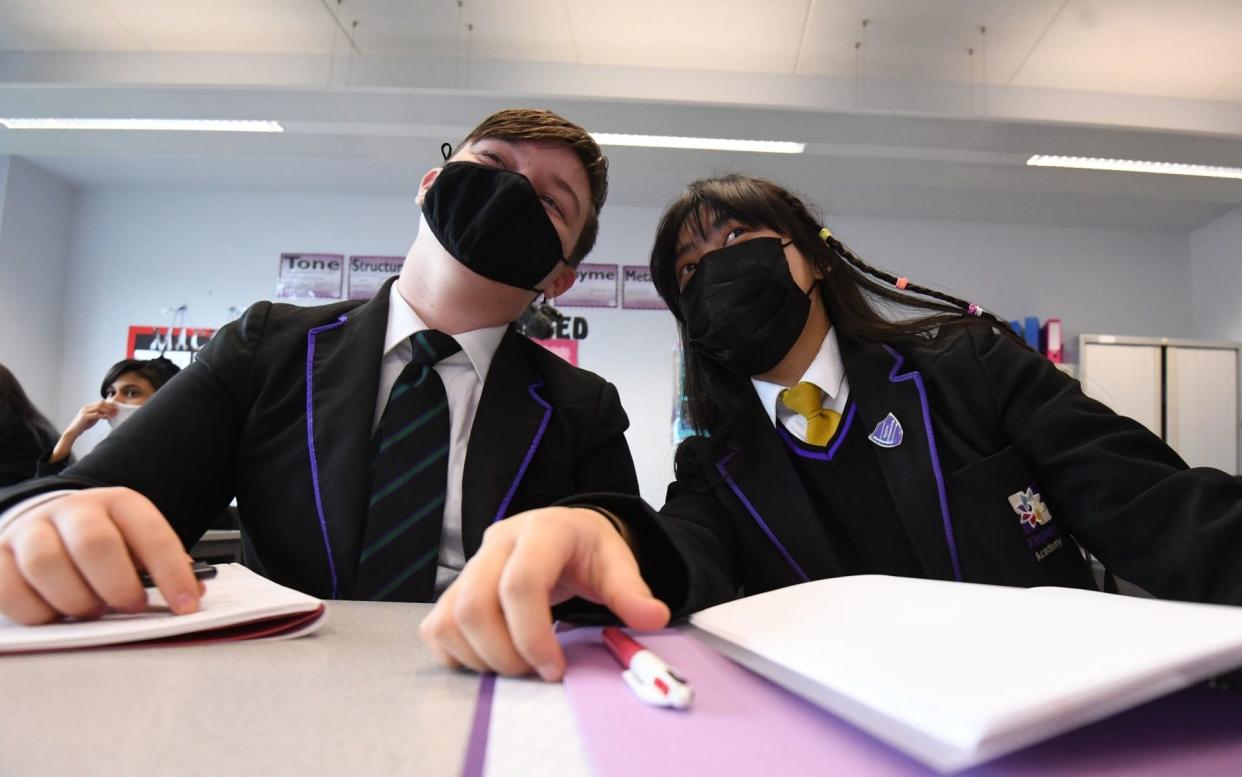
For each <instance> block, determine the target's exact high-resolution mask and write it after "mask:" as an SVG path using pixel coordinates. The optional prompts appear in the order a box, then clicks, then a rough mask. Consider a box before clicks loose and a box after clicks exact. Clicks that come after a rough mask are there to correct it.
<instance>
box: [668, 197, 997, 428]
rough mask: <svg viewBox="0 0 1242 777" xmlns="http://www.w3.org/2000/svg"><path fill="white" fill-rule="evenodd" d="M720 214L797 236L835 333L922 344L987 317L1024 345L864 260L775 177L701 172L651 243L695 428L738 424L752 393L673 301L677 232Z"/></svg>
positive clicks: (971, 310) (972, 311)
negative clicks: (704, 345) (704, 347)
mask: <svg viewBox="0 0 1242 777" xmlns="http://www.w3.org/2000/svg"><path fill="white" fill-rule="evenodd" d="M721 218H723V219H736V220H737V221H738V222H740V223H742V224H745V225H746V226H748V227H751V228H759V227H766V228H767V229H771V230H773V231H775V232H777V233H778V234H781V235H784V236H785V237H788V238H789V239H790V240H792V241H793V242H794V245H795V246H797V248H798V250H799V251H801V252H802V255H803V256H805V257H806V258H807V260H808V261H810V262H811V264H812V265H813V266H814V267H815V268H816V269H817V270H818V271H819V273H820V274H821V275H822V276H823V280H821V281H820V282H819V283H818V285H817V288H818V289H819V293H820V295H821V297H822V298H823V302H824V306H825V308H826V309H827V310H828V317H829V320H830V321H831V322H832V326H833V328H834V329H836V331H837V337H838V338H848V339H852V340H856V341H859V342H870V343H889V344H903V343H906V344H908V343H916V342H923V341H926V340H927V339H928V338H929V337H930V336H931V335H932V333H933V332H936V331H938V330H944V329H946V328H952V327H964V326H969V325H972V324H978V323H979V321H980V319H985V320H987V321H989V322H990V323H991V324H992V325H995V326H997V327H999V328H1000V330H1001V331H1002V332H1004V333H1005V334H1007V335H1008V336H1010V337H1012V338H1014V339H1015V340H1019V342H1021V340H1020V339H1019V338H1018V337H1017V335H1016V334H1014V332H1013V330H1011V329H1010V328H1009V324H1008V323H1006V322H1005V321H1002V320H1001V319H999V318H997V317H996V316H994V315H992V314H991V313H988V312H987V311H985V310H983V309H982V308H979V307H977V306H975V305H972V304H971V303H968V302H966V301H964V300H960V299H958V298H957V297H953V296H950V295H948V294H944V293H943V292H939V291H935V290H934V289H929V288H926V287H923V286H918V285H916V284H913V283H909V282H908V281H906V279H904V278H901V279H899V278H898V277H897V276H895V275H891V274H890V273H887V272H885V271H883V270H879V269H877V268H874V267H872V266H870V265H869V264H867V263H866V262H864V261H863V260H862V259H860V258H859V257H858V256H857V255H856V254H855V253H854V252H853V251H851V250H850V249H849V248H848V247H847V246H846V245H845V244H844V243H842V242H841V241H840V240H838V239H837V238H836V237H833V236H832V235H831V234H825V233H823V232H822V231H821V230H823V227H822V226H821V225H822V220H821V219H820V217H819V216H818V214H816V213H815V211H814V210H813V209H812V208H811V207H810V206H808V205H807V203H806V202H805V201H804V200H803V199H802V198H800V197H799V196H797V195H795V194H793V193H792V192H790V191H789V190H787V189H785V188H784V187H782V186H780V185H779V184H776V183H773V182H772V181H768V180H766V179H763V178H756V177H752V176H747V175H738V174H732V175H725V176H721V177H718V178H705V179H702V180H699V181H695V182H694V183H691V184H690V185H689V186H688V187H686V191H685V192H683V193H682V194H681V196H680V197H678V198H677V199H676V200H674V201H673V203H672V204H671V205H669V206H668V208H667V209H666V210H665V211H664V215H663V216H662V217H661V218H660V225H659V227H657V229H656V238H655V245H654V246H653V247H652V249H651V276H652V281H653V282H654V283H655V287H656V290H657V291H658V292H659V293H660V296H661V297H662V298H663V299H664V302H665V304H667V305H668V307H669V310H671V311H672V313H673V315H674V316H675V317H676V318H677V330H678V333H679V334H680V336H681V348H682V353H683V355H684V364H685V371H686V374H685V380H686V383H685V394H686V406H685V408H684V410H685V416H686V421H687V423H689V424H690V426H691V427H692V428H693V429H694V430H695V431H696V432H698V433H700V434H708V435H720V434H722V433H729V432H733V431H735V430H734V429H733V428H731V425H730V421H731V420H732V419H736V418H738V417H739V415H740V414H741V413H743V412H744V411H745V405H746V401H747V399H748V398H749V396H750V395H751V394H753V391H752V390H751V388H750V377H749V376H747V375H741V374H739V373H737V372H735V371H733V370H729V369H727V368H726V367H724V366H723V365H722V364H720V363H719V362H717V361H715V360H713V359H711V358H709V357H707V356H704V355H703V354H702V353H699V352H697V351H695V350H694V349H692V348H690V347H688V343H687V341H686V328H685V322H684V320H683V319H682V314H681V308H680V306H679V304H678V300H679V299H680V297H681V290H680V289H679V287H678V285H677V277H676V273H675V264H676V261H677V256H676V253H677V245H678V241H679V238H680V236H681V233H682V230H683V229H685V228H687V227H688V228H689V229H690V230H691V231H692V232H693V233H694V234H695V235H697V236H699V237H700V238H702V237H705V236H706V235H707V233H708V232H709V230H710V227H711V225H712V224H713V223H714V222H715V221H717V220H718V219H721ZM899 283H900V284H901V287H902V288H899V285H898V284H899ZM902 289H904V290H902ZM886 314H887V315H886Z"/></svg>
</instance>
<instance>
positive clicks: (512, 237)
mask: <svg viewBox="0 0 1242 777" xmlns="http://www.w3.org/2000/svg"><path fill="white" fill-rule="evenodd" d="M423 216H424V217H425V218H426V220H427V226H428V227H430V228H431V232H432V234H434V235H435V236H436V239H437V240H439V241H440V245H442V246H444V250H446V251H448V252H449V253H450V254H452V255H453V257H454V258H456V259H457V261H459V262H461V263H462V264H464V265H466V266H467V267H469V268H470V269H471V270H473V271H474V272H476V273H478V274H479V275H482V276H483V277H484V278H488V279H489V280H493V281H497V282H498V283H503V284H505V285H506V286H514V287H517V288H519V289H529V290H530V291H537V289H536V288H535V285H536V284H537V283H539V282H540V281H542V280H543V279H544V278H546V277H547V276H548V274H549V273H550V272H552V270H553V269H555V268H556V263H557V262H559V261H562V260H563V258H564V257H562V256H561V239H560V236H559V235H557V233H556V228H555V227H554V226H552V220H551V219H550V218H549V217H548V214H547V211H546V210H544V207H543V203H542V202H540V201H539V195H538V194H536V193H535V187H533V186H531V183H530V180H529V179H528V178H527V177H526V176H524V175H521V174H520V173H513V172H510V171H508V170H500V169H498V168H494V167H488V166H486V165H480V164H475V163H474V162H449V163H448V164H446V165H445V166H444V168H443V169H442V170H441V171H440V176H439V177H438V178H436V180H435V183H433V184H432V185H431V188H430V189H428V190H427V194H426V196H425V197H424V198H423Z"/></svg>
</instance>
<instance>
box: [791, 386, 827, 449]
mask: <svg viewBox="0 0 1242 777" xmlns="http://www.w3.org/2000/svg"><path fill="white" fill-rule="evenodd" d="M781 403H782V404H784V405H785V407H787V408H789V409H790V410H792V411H794V412H795V413H797V414H798V415H800V416H802V417H803V418H805V419H806V441H807V442H809V443H811V444H812V445H826V444H827V443H828V441H829V440H831V439H832V435H833V433H834V432H836V431H837V424H838V423H840V422H841V414H840V413H838V412H837V411H835V410H827V409H825V408H824V392H823V390H822V389H820V387H819V386H816V385H815V384H814V383H807V382H805V381H803V382H802V383H799V384H798V385H796V386H794V387H793V388H789V389H785V390H784V391H782V392H781Z"/></svg>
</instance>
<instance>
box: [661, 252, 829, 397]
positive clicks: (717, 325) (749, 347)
mask: <svg viewBox="0 0 1242 777" xmlns="http://www.w3.org/2000/svg"><path fill="white" fill-rule="evenodd" d="M811 288H812V289H813V288H815V287H814V286H812V287H811ZM809 295H810V292H809V291H803V290H802V289H801V288H800V287H799V286H798V284H797V282H796V281H794V279H793V275H792V274H791V273H790V272H789V262H788V261H787V260H786V259H785V250H784V246H783V245H782V244H781V241H780V239H779V238H775V237H758V238H755V239H753V240H747V241H746V242H744V243H737V244H734V245H730V246H726V247H724V248H719V249H717V250H715V251H709V252H707V253H706V254H703V256H702V258H700V259H699V263H698V268H697V269H696V270H695V272H694V275H693V276H691V278H690V281H689V282H688V283H687V284H686V287H685V289H683V290H682V293H681V300H680V302H679V307H680V308H681V314H682V319H683V320H684V321H685V327H686V335H687V338H688V340H689V343H690V347H691V348H694V349H695V350H697V351H699V352H701V353H703V354H705V355H707V356H710V357H712V358H713V359H716V360H717V361H720V362H722V363H723V364H725V365H726V366H728V367H731V368H733V369H735V370H738V371H739V372H742V373H745V374H746V375H762V374H763V373H765V372H767V371H768V370H771V369H772V368H773V367H775V366H776V365H777V364H778V363H779V362H780V360H781V359H783V358H785V354H786V353H788V352H789V349H790V348H792V347H793V344H794V343H795V342H796V341H797V339H798V336H799V335H801V334H802V329H803V327H805V326H806V322H807V318H808V317H809V316H810V313H811V300H810V296H809Z"/></svg>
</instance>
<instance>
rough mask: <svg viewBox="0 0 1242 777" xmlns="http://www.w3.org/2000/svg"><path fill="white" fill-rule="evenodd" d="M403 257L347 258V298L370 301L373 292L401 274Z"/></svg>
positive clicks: (373, 294)
mask: <svg viewBox="0 0 1242 777" xmlns="http://www.w3.org/2000/svg"><path fill="white" fill-rule="evenodd" d="M403 262H405V257H404V256H351V257H349V298H350V299H371V298H372V297H374V296H375V292H377V291H379V290H380V287H381V286H383V285H384V282H385V281H387V280H388V279H389V278H391V277H392V276H394V275H397V274H399V273H400V272H401V264H402V263H403Z"/></svg>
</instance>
